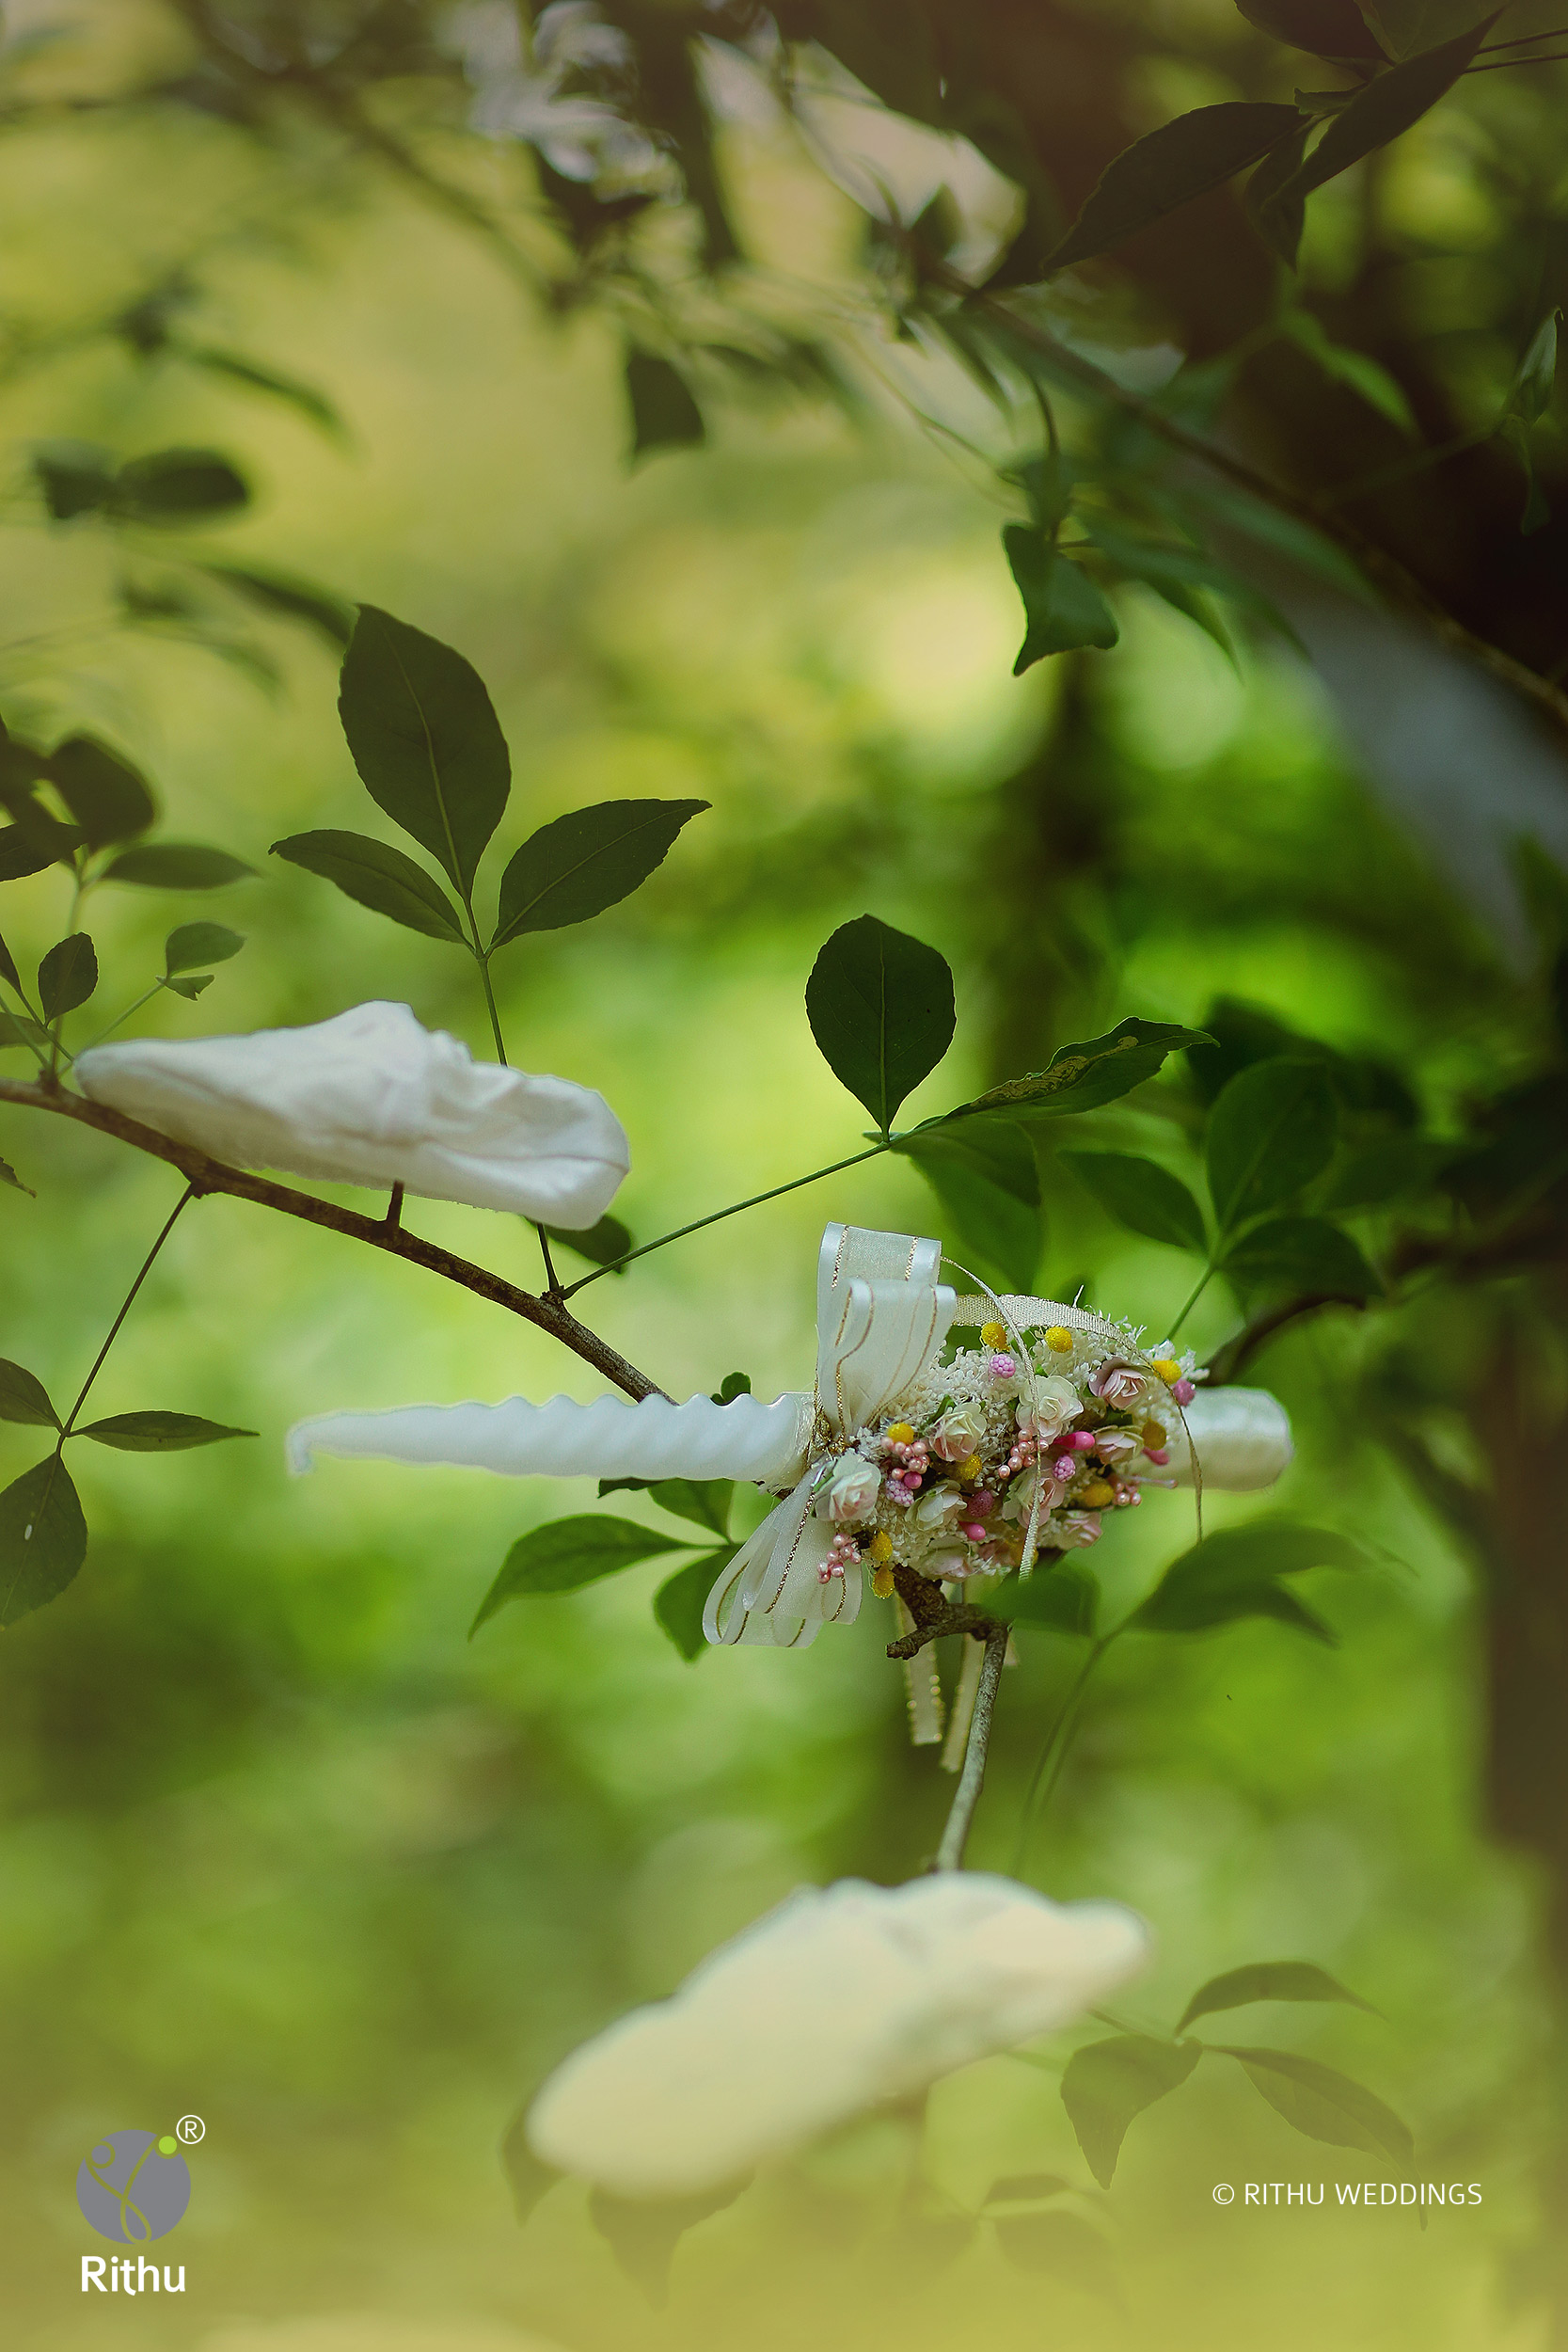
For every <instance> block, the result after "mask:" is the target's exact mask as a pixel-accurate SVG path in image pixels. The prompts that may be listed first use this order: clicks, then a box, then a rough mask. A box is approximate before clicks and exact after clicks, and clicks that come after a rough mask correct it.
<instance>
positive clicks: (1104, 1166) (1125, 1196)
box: [1057, 1152, 1208, 1250]
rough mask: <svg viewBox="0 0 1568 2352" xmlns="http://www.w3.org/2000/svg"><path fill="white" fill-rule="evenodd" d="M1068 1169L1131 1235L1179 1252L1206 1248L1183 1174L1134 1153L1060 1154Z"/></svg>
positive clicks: (1199, 1217) (1199, 1215)
mask: <svg viewBox="0 0 1568 2352" xmlns="http://www.w3.org/2000/svg"><path fill="white" fill-rule="evenodd" d="M1057 1156H1058V1158H1059V1159H1060V1160H1061V1162H1062V1164H1063V1166H1064V1167H1065V1168H1071V1170H1072V1172H1073V1174H1074V1175H1075V1176H1076V1177H1078V1178H1079V1179H1080V1181H1081V1182H1082V1183H1083V1184H1086V1185H1087V1187H1088V1189H1089V1191H1090V1192H1092V1193H1093V1195H1094V1197H1095V1199H1096V1200H1098V1201H1099V1202H1100V1204H1101V1207H1102V1208H1104V1209H1106V1210H1107V1211H1108V1212H1109V1213H1110V1215H1111V1216H1114V1217H1115V1218H1116V1219H1117V1223H1118V1224H1121V1225H1125V1226H1126V1227H1127V1228H1128V1229H1129V1231H1130V1232H1134V1233H1142V1234H1143V1235H1145V1237H1146V1238H1147V1239H1148V1240H1149V1241H1163V1242H1168V1243H1169V1244H1170V1245H1171V1247H1172V1248H1176V1249H1196V1250H1203V1249H1206V1248H1208V1237H1207V1235H1206V1233H1205V1232H1204V1225H1203V1211H1202V1210H1201V1209H1200V1208H1199V1207H1198V1204H1197V1202H1196V1200H1194V1199H1193V1196H1192V1194H1191V1193H1190V1192H1189V1191H1188V1189H1187V1187H1186V1185H1185V1184H1183V1183H1182V1182H1181V1179H1180V1176H1173V1175H1172V1174H1171V1172H1170V1170H1169V1168H1161V1167H1160V1166H1159V1164H1158V1163H1157V1162H1156V1161H1154V1160H1146V1159H1140V1158H1139V1157H1138V1156H1137V1155H1136V1154H1135V1153H1133V1152H1059V1153H1058V1154H1057Z"/></svg>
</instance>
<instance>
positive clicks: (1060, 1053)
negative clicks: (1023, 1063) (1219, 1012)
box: [924, 1019, 1210, 1127]
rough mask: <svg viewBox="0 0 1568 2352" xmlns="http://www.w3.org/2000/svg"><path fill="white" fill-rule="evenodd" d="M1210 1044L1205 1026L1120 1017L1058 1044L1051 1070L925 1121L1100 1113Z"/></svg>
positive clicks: (931, 1123) (1013, 1081) (929, 1123)
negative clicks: (1171, 1061) (1094, 1032)
mask: <svg viewBox="0 0 1568 2352" xmlns="http://www.w3.org/2000/svg"><path fill="white" fill-rule="evenodd" d="M1209 1042H1210V1040H1209V1038H1208V1035H1207V1033H1206V1032H1205V1031H1204V1030H1202V1029H1183V1028H1181V1027H1180V1026H1179V1025H1177V1024H1176V1023H1174V1022H1170V1021H1139V1020H1136V1019H1128V1020H1126V1021H1118V1022H1117V1025H1116V1027H1115V1028H1114V1029H1111V1030H1108V1031H1107V1032H1106V1034H1105V1036H1103V1037H1091V1038H1088V1039H1086V1040H1085V1041H1084V1042H1083V1043H1082V1044H1078V1045H1063V1046H1060V1047H1058V1049H1057V1051H1056V1052H1055V1053H1054V1054H1053V1055H1052V1057H1051V1061H1050V1064H1049V1066H1048V1067H1047V1068H1046V1069H1044V1070H1036V1071H1031V1073H1029V1075H1028V1077H1026V1078H1009V1079H1008V1080H1007V1081H1006V1084H1005V1085H1003V1086H999V1087H992V1088H991V1089H990V1093H989V1094H977V1095H976V1096H975V1098H974V1102H973V1103H960V1104H959V1105H958V1109H957V1110H953V1111H946V1112H944V1113H943V1114H942V1118H940V1119H928V1120H926V1121H925V1122H924V1123H925V1125H926V1126H927V1127H939V1126H942V1125H944V1124H945V1123H946V1121H947V1120H953V1119H973V1118H974V1117H975V1116H976V1115H977V1114H979V1113H983V1112H989V1111H1001V1112H1003V1113H1004V1114H1005V1115H1006V1116H1007V1117H1009V1118H1013V1119H1016V1118H1020V1117H1022V1116H1023V1115H1025V1114H1027V1115H1028V1116H1029V1117H1030V1118H1031V1119H1038V1118H1051V1119H1057V1118H1063V1119H1065V1118H1067V1117H1068V1116H1069V1114H1072V1113H1076V1112H1078V1111H1097V1110H1099V1109H1100V1108H1101V1104H1105V1103H1114V1102H1116V1101H1117V1098H1118V1097H1119V1096H1121V1095H1123V1094H1127V1093H1129V1092H1131V1090H1132V1088H1133V1087H1136V1086H1142V1084H1143V1082H1144V1080H1145V1079H1146V1078H1152V1077H1153V1075H1154V1073H1155V1072H1156V1071H1157V1070H1158V1069H1159V1067H1160V1065H1161V1063H1162V1062H1163V1061H1164V1058H1165V1056H1166V1055H1167V1054H1175V1053H1179V1052H1180V1050H1181V1049H1182V1047H1184V1046H1188V1045H1204V1044H1207V1043H1209Z"/></svg>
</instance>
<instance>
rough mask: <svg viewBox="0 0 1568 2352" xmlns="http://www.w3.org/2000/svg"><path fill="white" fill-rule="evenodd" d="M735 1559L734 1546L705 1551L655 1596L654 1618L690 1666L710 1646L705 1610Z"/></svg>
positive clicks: (681, 1569)
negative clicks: (709, 1597) (704, 1618)
mask: <svg viewBox="0 0 1568 2352" xmlns="http://www.w3.org/2000/svg"><path fill="white" fill-rule="evenodd" d="M734 1558H735V1546H734V1545H733V1544H725V1545H724V1546H723V1547H722V1549H721V1550H718V1551H705V1552H704V1553H703V1555H702V1557H701V1559H700V1560H693V1561H692V1562H691V1563H690V1565H689V1566H688V1567H684V1568H677V1569H676V1570H675V1573H674V1575H673V1576H672V1577H668V1578H667V1579H666V1580H665V1581H664V1582H663V1583H662V1584H661V1585H660V1586H659V1588H658V1590H657V1593H656V1594H655V1595H654V1615H655V1616H656V1617H657V1619H658V1622H659V1624H660V1626H661V1627H662V1628H663V1629H664V1631H665V1632H666V1633H667V1634H668V1635H669V1636H670V1639H671V1641H672V1642H673V1644H674V1645H675V1647H676V1648H677V1649H678V1650H679V1652H680V1654H681V1656H682V1657H683V1658H684V1659H685V1660H686V1661H687V1664H688V1665H694V1664H695V1663H696V1661H697V1660H698V1659H699V1658H701V1656H702V1655H703V1652H704V1651H705V1649H706V1648H707V1646H708V1640H707V1636H706V1634H705V1632H704V1631H703V1611H704V1610H705V1608H706V1606H707V1597H708V1595H709V1593H711V1592H712V1590H713V1588H714V1586H715V1584H717V1582H718V1581H719V1579H720V1578H721V1576H722V1574H723V1573H724V1570H725V1569H726V1568H727V1567H728V1566H729V1565H730V1562H731V1561H732V1560H733V1559H734Z"/></svg>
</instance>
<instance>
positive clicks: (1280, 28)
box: [1236, 0, 1383, 65]
mask: <svg viewBox="0 0 1568 2352" xmlns="http://www.w3.org/2000/svg"><path fill="white" fill-rule="evenodd" d="M1236 5H1237V7H1238V8H1240V9H1241V11H1242V14H1243V16H1244V17H1245V18H1246V20H1247V22H1248V24H1256V25H1257V26H1258V28H1259V32H1264V33H1272V34H1273V36H1274V38H1275V40H1283V41H1289V43H1290V45H1291V48H1292V49H1304V50H1306V52H1307V55H1308V56H1313V57H1328V58H1330V59H1332V60H1333V62H1334V63H1335V64H1336V65H1347V64H1353V63H1354V64H1371V65H1381V64H1382V62H1383V52H1382V50H1381V49H1380V48H1379V47H1378V45H1377V43H1376V41H1375V40H1373V39H1372V36H1371V34H1370V32H1369V31H1368V29H1367V22H1366V19H1365V18H1364V17H1363V15H1362V13H1361V11H1360V9H1359V8H1357V7H1356V5H1355V0H1236Z"/></svg>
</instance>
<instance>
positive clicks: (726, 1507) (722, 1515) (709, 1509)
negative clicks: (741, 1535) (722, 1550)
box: [648, 1478, 735, 1537]
mask: <svg viewBox="0 0 1568 2352" xmlns="http://www.w3.org/2000/svg"><path fill="white" fill-rule="evenodd" d="M648 1492H649V1494H651V1495H652V1497H653V1499H654V1501H655V1502H657V1504H658V1507H659V1509H660V1510H661V1511H670V1512H673V1515H674V1517H675V1518H678V1519H692V1520H694V1521H695V1522H696V1524H697V1526H699V1527H706V1528H710V1529H711V1530H712V1532H713V1534H715V1535H723V1536H726V1537H727V1536H728V1534H729V1532H730V1504H731V1502H732V1501H733V1500H734V1496H735V1481H734V1479H733V1478H656V1479H654V1480H653V1481H652V1483H651V1484H650V1486H649V1487H648Z"/></svg>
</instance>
